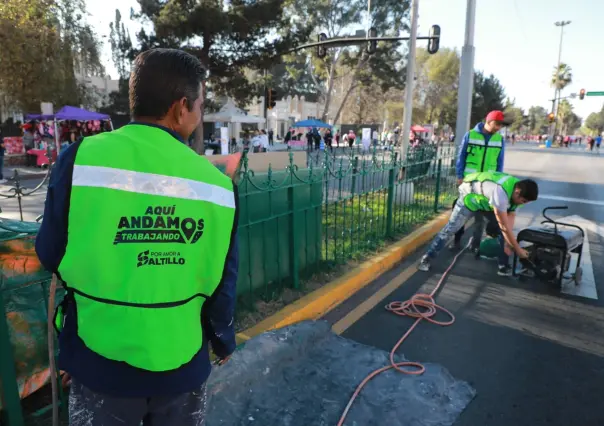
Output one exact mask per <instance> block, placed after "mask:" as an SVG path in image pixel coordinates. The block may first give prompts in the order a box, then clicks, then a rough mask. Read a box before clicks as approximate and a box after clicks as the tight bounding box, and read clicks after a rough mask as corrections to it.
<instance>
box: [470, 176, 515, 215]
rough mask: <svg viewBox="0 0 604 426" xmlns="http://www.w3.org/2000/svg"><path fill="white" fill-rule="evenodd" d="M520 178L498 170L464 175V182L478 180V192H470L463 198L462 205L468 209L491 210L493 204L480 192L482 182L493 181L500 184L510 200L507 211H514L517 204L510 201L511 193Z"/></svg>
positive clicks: (474, 210)
mask: <svg viewBox="0 0 604 426" xmlns="http://www.w3.org/2000/svg"><path fill="white" fill-rule="evenodd" d="M519 180H520V179H517V178H515V177H514V176H512V175H508V174H506V173H500V172H483V173H472V174H469V175H467V176H466V177H464V179H463V181H464V182H470V183H472V182H480V192H479V193H474V192H473V193H470V194H468V195H466V196H465V197H464V199H463V203H464V205H465V206H466V207H467V208H468V210H470V211H473V212H476V211H493V206H491V205H490V204H489V199H488V198H487V197H486V196H485V195H484V193H483V192H482V183H484V182H494V183H496V184H497V185H499V186H501V187H502V188H503V190H504V191H505V193H506V194H507V196H508V199H509V200H510V207H509V208H508V211H514V210H516V209H517V208H518V206H517V205H515V204H513V203H512V195H513V194H514V186H515V185H516V183H517V182H518V181H519Z"/></svg>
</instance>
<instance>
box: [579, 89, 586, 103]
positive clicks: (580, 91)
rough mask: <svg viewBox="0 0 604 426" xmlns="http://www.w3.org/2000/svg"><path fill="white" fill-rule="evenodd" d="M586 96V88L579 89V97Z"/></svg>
mask: <svg viewBox="0 0 604 426" xmlns="http://www.w3.org/2000/svg"><path fill="white" fill-rule="evenodd" d="M584 97H585V89H581V90H579V99H581V100H583V98H584Z"/></svg>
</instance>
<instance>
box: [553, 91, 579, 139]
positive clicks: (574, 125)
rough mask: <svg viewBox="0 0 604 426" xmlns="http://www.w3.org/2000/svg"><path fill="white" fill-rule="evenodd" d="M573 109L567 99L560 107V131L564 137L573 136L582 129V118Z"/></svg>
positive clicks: (561, 102)
mask: <svg viewBox="0 0 604 426" xmlns="http://www.w3.org/2000/svg"><path fill="white" fill-rule="evenodd" d="M573 109H574V108H573V105H572V104H571V103H570V102H568V100H566V99H563V100H562V101H560V104H559V105H558V129H559V131H560V133H561V134H562V135H570V134H573V133H575V131H576V130H578V129H579V128H580V127H581V118H579V117H578V116H577V114H575V112H574V111H573Z"/></svg>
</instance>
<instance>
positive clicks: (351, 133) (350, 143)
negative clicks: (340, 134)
mask: <svg viewBox="0 0 604 426" xmlns="http://www.w3.org/2000/svg"><path fill="white" fill-rule="evenodd" d="M356 138H357V135H355V134H354V130H352V129H350V130H349V131H348V147H349V148H352V146H353V145H354V142H355V140H356Z"/></svg>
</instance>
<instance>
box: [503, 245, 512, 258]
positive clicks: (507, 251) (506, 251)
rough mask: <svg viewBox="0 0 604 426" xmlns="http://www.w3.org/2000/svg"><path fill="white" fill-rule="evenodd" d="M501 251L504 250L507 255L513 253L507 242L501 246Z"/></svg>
mask: <svg viewBox="0 0 604 426" xmlns="http://www.w3.org/2000/svg"><path fill="white" fill-rule="evenodd" d="M503 251H504V252H505V254H506V255H508V256H511V255H513V254H514V250H513V249H512V247H510V245H509V244H506V245H505V246H504V247H503Z"/></svg>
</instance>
